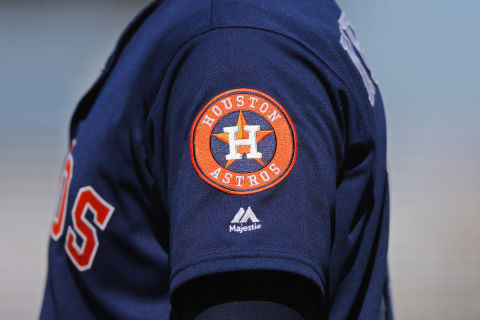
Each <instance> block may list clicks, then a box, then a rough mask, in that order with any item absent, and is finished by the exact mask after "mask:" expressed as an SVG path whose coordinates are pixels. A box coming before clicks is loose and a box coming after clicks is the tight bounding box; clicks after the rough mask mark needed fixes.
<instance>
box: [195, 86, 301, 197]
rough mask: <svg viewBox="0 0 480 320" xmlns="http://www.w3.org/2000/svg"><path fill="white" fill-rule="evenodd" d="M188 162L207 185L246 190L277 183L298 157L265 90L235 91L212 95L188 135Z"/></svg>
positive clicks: (290, 132) (283, 116)
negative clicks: (189, 154)
mask: <svg viewBox="0 0 480 320" xmlns="http://www.w3.org/2000/svg"><path fill="white" fill-rule="evenodd" d="M190 152H191V158H192V164H193V167H194V168H195V171H196V172H197V173H198V175H199V176H200V177H201V178H202V179H203V180H204V181H205V182H207V183H208V184H210V185H211V186H213V187H215V188H217V189H219V190H221V191H224V192H227V193H231V194H251V193H256V192H260V191H263V190H266V189H268V188H271V187H273V186H274V185H276V184H278V183H279V182H280V181H282V180H283V179H284V178H285V177H286V176H287V175H288V174H289V173H290V171H291V170H292V168H293V166H294V164H295V160H296V155H297V136H296V132H295V127H294V126H293V123H292V120H291V119H290V117H289V115H288V114H287V112H286V111H285V109H284V108H283V107H282V106H281V105H280V103H278V102H277V101H276V100H274V99H273V98H272V97H270V96H268V95H267V94H265V93H263V92H260V91H258V90H253V89H244V88H243V89H234V90H229V91H226V92H222V93H221V94H219V95H217V96H216V97H214V98H213V99H211V100H210V101H209V102H208V103H207V104H206V105H205V106H204V107H203V108H202V110H201V111H200V112H199V114H198V115H197V117H196V119H195V121H194V123H193V125H192V129H191V133H190Z"/></svg>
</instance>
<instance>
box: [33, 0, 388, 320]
mask: <svg viewBox="0 0 480 320" xmlns="http://www.w3.org/2000/svg"><path fill="white" fill-rule="evenodd" d="M70 136H71V145H70V147H69V152H68V156H67V158H66V162H65V167H64V171H63V173H64V175H63V176H64V179H63V181H64V182H63V189H62V193H61V195H60V201H59V206H58V212H57V215H56V216H55V219H54V223H53V226H52V230H51V242H50V247H49V271H48V279H47V284H46V290H45V297H44V302H43V307H42V312H41V316H40V318H41V319H94V318H97V319H169V318H171V317H172V315H171V314H172V305H171V297H172V296H173V295H174V294H175V292H176V290H177V289H178V288H180V287H181V286H182V285H183V284H185V283H187V282H188V281H189V280H192V279H196V278H199V277H202V276H206V275H215V274H219V273H224V272H234V271H245V270H272V271H281V272H288V273H293V274H296V275H298V276H301V277H303V278H305V279H308V280H309V281H310V282H311V283H313V284H314V285H315V286H316V287H317V288H318V290H320V292H321V293H322V299H321V300H320V301H318V304H319V305H321V308H322V310H324V316H325V317H328V318H329V319H347V318H348V319H368V320H371V319H379V318H387V319H389V318H391V308H390V302H389V301H390V299H389V290H388V268H387V245H388V225H389V200H388V178H387V168H386V133H385V115H384V107H383V103H382V99H381V95H380V92H379V89H378V87H377V85H376V82H375V80H374V77H373V75H372V73H371V71H370V69H369V68H368V66H367V64H366V63H365V59H364V57H363V53H362V51H361V49H360V46H359V43H358V40H357V38H356V36H355V34H354V32H353V30H352V28H351V26H350V24H349V22H348V19H347V17H346V15H345V14H344V13H342V11H341V10H340V9H339V8H338V6H337V5H336V4H335V3H334V2H333V1H332V0H315V1H313V0H311V1H309V0H301V1H288V0H262V1H258V0H214V1H204V0H175V1H171V0H166V1H159V2H154V3H152V4H151V5H150V6H148V7H147V8H146V9H145V10H144V11H143V12H142V13H140V14H139V15H138V16H137V18H136V19H135V20H134V21H133V22H132V23H131V24H130V25H129V27H128V28H127V30H126V31H125V32H124V34H123V35H122V37H121V39H120V40H119V42H118V44H117V47H116V49H115V51H114V52H113V54H112V55H111V56H110V58H109V60H108V62H107V65H106V67H105V69H104V71H103V73H102V75H101V76H100V77H99V79H98V80H97V82H96V83H95V84H94V86H93V87H92V89H91V90H90V91H89V92H88V93H87V94H86V95H85V97H84V98H83V99H82V100H81V102H80V103H79V105H78V106H77V109H76V111H75V113H74V116H73V118H72V123H71V130H70ZM236 286H241V283H232V286H231V289H232V290H235V287H236Z"/></svg>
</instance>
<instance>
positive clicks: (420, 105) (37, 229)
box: [0, 0, 480, 320]
mask: <svg viewBox="0 0 480 320" xmlns="http://www.w3.org/2000/svg"><path fill="white" fill-rule="evenodd" d="M168 1H172V0H168ZM319 1H320V0H319ZM148 2H149V1H145V0H115V1H113V0H95V1H93V0H88V1H86V0H84V1H71V0H70V1H59V0H57V1H42V0H38V1H6V0H0V214H1V217H2V223H1V224H0V257H1V259H0V319H32V318H36V317H38V312H39V308H40V303H41V298H42V293H43V287H44V282H45V277H46V271H47V248H48V246H47V243H48V239H49V228H50V225H51V222H52V219H53V216H54V212H55V209H56V206H57V200H58V194H59V191H60V190H59V180H60V173H61V166H62V162H63V159H64V155H65V152H66V150H67V142H68V124H69V119H70V116H71V114H72V113H73V110H74V108H75V105H76V103H77V102H78V101H79V99H80V98H81V96H82V94H83V93H85V91H86V90H87V89H88V87H89V86H90V85H91V84H92V83H93V81H94V80H95V79H96V77H97V76H98V75H99V73H100V71H101V69H102V68H103V66H104V64H105V62H106V59H107V57H108V55H109V53H110V52H111V50H112V49H113V47H114V45H115V42H116V41H117V38H118V36H119V35H120V33H121V31H122V30H123V28H124V27H125V26H126V25H127V23H128V22H129V21H130V20H131V18H133V16H134V15H135V14H136V13H137V12H138V11H139V10H140V9H141V8H142V7H143V6H145V5H146V4H147V3H148ZM339 4H340V5H341V6H342V7H343V9H344V10H345V11H346V12H347V14H348V15H349V16H350V20H351V21H352V22H353V24H354V26H355V28H356V31H357V34H358V35H359V38H360V41H361V42H362V46H363V48H364V50H365V51H366V54H367V58H368V60H369V64H370V65H371V66H372V68H373V70H374V71H375V74H376V78H377V80H378V81H379V83H380V87H381V89H382V94H383V98H384V100H385V104H386V111H387V124H388V139H389V141H388V143H389V145H388V146H389V151H388V156H389V171H390V185H391V236H390V258H389V260H390V267H391V281H392V289H393V297H394V307H395V311H396V315H397V319H472V320H473V319H480V303H478V302H479V301H480V232H479V225H480V128H479V125H478V121H479V120H480V80H479V74H480V61H479V59H478V58H479V57H480V43H479V41H478V38H479V36H478V32H479V30H480V20H479V19H478V17H477V12H479V10H480V3H479V2H476V1H473V0H461V1H457V2H450V1H438V0H437V1H433V0H426V1H421V2H418V1H414V0H404V1H393V0H364V1H353V0H341V1H339Z"/></svg>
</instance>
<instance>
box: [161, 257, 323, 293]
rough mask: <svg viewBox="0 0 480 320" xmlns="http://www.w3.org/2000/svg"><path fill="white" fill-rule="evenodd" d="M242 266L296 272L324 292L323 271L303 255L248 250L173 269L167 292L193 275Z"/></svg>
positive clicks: (240, 268)
mask: <svg viewBox="0 0 480 320" xmlns="http://www.w3.org/2000/svg"><path fill="white" fill-rule="evenodd" d="M232 266H234V267H232ZM245 270H272V271H284V272H290V273H293V274H297V275H300V276H303V277H305V278H307V279H309V280H311V281H313V282H314V284H315V285H316V286H317V287H318V288H319V289H320V292H321V293H322V294H323V293H324V284H325V280H324V277H323V274H322V272H321V271H320V270H319V268H317V267H315V266H314V265H313V264H312V263H310V262H308V261H307V260H306V259H305V258H304V257H301V256H298V255H293V254H286V253H282V255H281V256H279V255H278V254H277V255H275V254H272V253H270V254H268V253H266V252H265V253H258V252H256V251H253V252H248V251H247V252H242V253H224V254H221V255H215V256H210V257H202V258H201V259H198V260H195V261H189V262H188V263H185V264H183V265H180V266H178V267H177V268H175V269H174V270H172V274H171V277H170V295H172V294H173V293H174V292H175V290H176V289H178V288H179V287H180V286H181V285H182V284H183V283H186V282H187V281H189V280H192V279H194V278H197V277H201V276H206V275H210V274H215V273H223V272H235V271H245ZM233 285H235V284H233ZM240 285H241V284H240Z"/></svg>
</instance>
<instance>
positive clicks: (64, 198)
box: [51, 142, 115, 271]
mask: <svg viewBox="0 0 480 320" xmlns="http://www.w3.org/2000/svg"><path fill="white" fill-rule="evenodd" d="M74 144H75V142H74V143H73V144H72V147H71V149H70V153H69V154H68V156H67V161H66V163H65V169H64V174H63V175H64V182H63V188H62V192H61V197H60V204H59V207H58V213H57V216H56V219H55V220H54V223H53V226H52V233H51V234H52V238H53V240H55V241H58V240H59V239H60V237H61V236H62V234H63V230H64V225H65V218H66V210H67V209H66V208H67V203H68V190H69V188H70V181H71V180H72V176H73V174H72V173H73V156H72V151H73V147H74ZM88 210H90V211H91V212H92V213H93V217H94V218H93V222H94V223H95V225H96V226H97V227H98V228H100V229H101V230H105V228H106V227H107V224H108V221H109V220H110V218H111V216H112V214H113V211H114V210H115V208H114V207H113V206H112V205H110V204H109V203H108V202H106V201H105V200H104V199H103V198H102V197H101V196H100V195H99V194H98V193H97V192H96V191H95V189H93V187H91V186H86V187H82V188H80V190H79V191H78V193H77V196H76V199H75V202H74V204H73V208H72V223H73V228H72V226H68V230H67V238H66V240H65V251H66V252H67V255H68V257H69V258H70V260H71V261H72V263H73V264H74V265H75V267H77V269H78V270H80V271H86V270H88V269H90V268H91V267H92V263H93V260H94V259H95V254H96V253H97V249H98V245H99V241H98V237H97V230H96V229H95V227H94V226H93V225H92V224H91V223H90V222H89V221H88V220H87V219H86V214H87V212H88ZM77 234H78V236H80V238H81V239H82V244H81V245H80V246H79V245H78V243H77Z"/></svg>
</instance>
